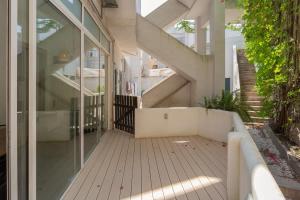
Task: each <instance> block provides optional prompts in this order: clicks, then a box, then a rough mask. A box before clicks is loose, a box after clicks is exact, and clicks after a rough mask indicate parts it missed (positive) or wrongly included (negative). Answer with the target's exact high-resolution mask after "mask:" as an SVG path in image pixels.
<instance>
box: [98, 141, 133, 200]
mask: <svg viewBox="0 0 300 200" xmlns="http://www.w3.org/2000/svg"><path fill="white" fill-rule="evenodd" d="M123 140H124V143H123V146H122V147H121V151H120V153H119V154H117V155H115V156H114V158H113V160H112V162H111V164H110V166H109V169H108V171H107V173H106V175H105V179H104V181H103V182H104V183H105V184H103V185H102V187H101V190H100V191H99V192H98V195H97V199H98V200H107V199H108V198H109V197H110V194H112V195H111V198H112V199H115V200H118V199H119V194H120V187H121V181H122V177H123V172H124V166H125V158H126V155H127V150H128V145H129V137H128V136H126V137H124V138H123ZM114 179H115V180H114ZM114 195H115V196H114Z"/></svg>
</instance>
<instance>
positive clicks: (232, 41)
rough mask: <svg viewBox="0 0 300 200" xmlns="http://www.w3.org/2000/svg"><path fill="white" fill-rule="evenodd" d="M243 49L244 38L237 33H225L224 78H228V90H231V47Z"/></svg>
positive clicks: (229, 31) (228, 31) (227, 31)
mask: <svg viewBox="0 0 300 200" xmlns="http://www.w3.org/2000/svg"><path fill="white" fill-rule="evenodd" d="M234 45H236V46H237V48H238V49H241V48H245V41H244V37H243V35H242V33H241V32H239V31H231V30H226V31H225V78H230V88H231V89H232V88H233V81H232V80H233V76H234V74H233V46H234Z"/></svg>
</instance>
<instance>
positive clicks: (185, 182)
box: [160, 138, 199, 200]
mask: <svg viewBox="0 0 300 200" xmlns="http://www.w3.org/2000/svg"><path fill="white" fill-rule="evenodd" d="M160 140H161V143H162V145H164V146H165V149H166V151H167V153H168V154H169V157H170V159H171V162H172V163H173V166H174V168H175V170H176V172H177V174H178V177H179V179H180V182H181V184H182V187H183V189H184V191H185V193H186V196H187V197H188V199H190V200H194V199H199V197H198V194H197V193H196V192H195V188H194V185H193V183H192V181H191V180H190V179H189V177H188V176H187V174H186V172H185V170H184V169H183V167H182V166H181V163H180V162H179V160H178V158H177V156H176V153H175V152H174V151H173V150H172V149H171V148H170V145H169V143H168V140H167V139H166V138H163V139H160Z"/></svg>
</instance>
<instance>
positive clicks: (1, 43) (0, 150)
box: [0, 0, 8, 199]
mask: <svg viewBox="0 0 300 200" xmlns="http://www.w3.org/2000/svg"><path fill="white" fill-rule="evenodd" d="M0 26H1V28H2V29H1V31H0V199H6V198H7V178H8V176H7V168H6V166H7V163H8V162H7V161H8V160H7V158H8V156H7V155H8V154H7V142H6V141H7V140H6V138H7V137H6V132H7V120H6V107H7V101H6V98H7V92H6V91H7V86H8V85H7V78H6V72H7V63H8V45H7V44H8V42H7V41H8V1H7V0H4V1H0Z"/></svg>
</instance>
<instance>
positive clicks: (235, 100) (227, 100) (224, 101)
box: [204, 90, 251, 121]
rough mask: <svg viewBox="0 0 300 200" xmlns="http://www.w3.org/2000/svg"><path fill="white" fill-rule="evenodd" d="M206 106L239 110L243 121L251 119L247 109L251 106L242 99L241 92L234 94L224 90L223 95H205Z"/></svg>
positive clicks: (208, 107)
mask: <svg viewBox="0 0 300 200" xmlns="http://www.w3.org/2000/svg"><path fill="white" fill-rule="evenodd" d="M204 106H205V108H207V109H219V110H226V111H233V112H237V113H238V114H239V115H240V116H241V118H242V120H243V121H250V120H251V118H250V115H249V113H248V112H247V110H251V108H250V107H249V106H248V105H247V104H246V103H245V102H244V101H242V99H241V97H240V95H239V94H234V93H231V92H229V91H224V90H223V91H222V95H221V97H218V96H216V97H213V98H210V99H209V98H207V97H204Z"/></svg>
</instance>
